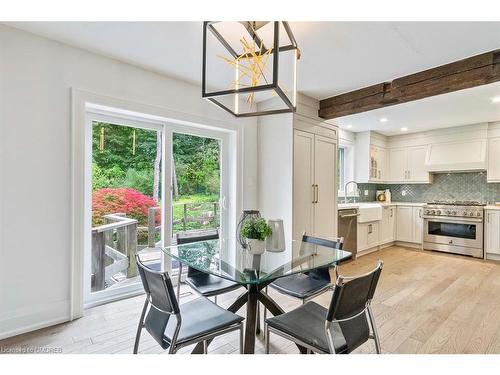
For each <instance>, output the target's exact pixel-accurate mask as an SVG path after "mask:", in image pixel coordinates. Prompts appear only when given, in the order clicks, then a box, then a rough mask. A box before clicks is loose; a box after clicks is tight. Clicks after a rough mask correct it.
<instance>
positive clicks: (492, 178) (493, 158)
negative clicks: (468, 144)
mask: <svg viewBox="0 0 500 375" xmlns="http://www.w3.org/2000/svg"><path fill="white" fill-rule="evenodd" d="M487 175H488V182H500V137H497V138H491V139H490V140H489V142H488V173H487Z"/></svg>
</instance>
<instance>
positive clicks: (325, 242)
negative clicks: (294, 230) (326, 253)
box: [302, 233, 344, 250]
mask: <svg viewBox="0 0 500 375" xmlns="http://www.w3.org/2000/svg"><path fill="white" fill-rule="evenodd" d="M302 242H307V243H312V244H315V245H320V246H325V247H331V248H332V249H337V250H342V247H343V246H344V238H343V237H339V238H335V239H327V238H320V237H314V236H310V235H308V234H306V233H304V234H303V235H302Z"/></svg>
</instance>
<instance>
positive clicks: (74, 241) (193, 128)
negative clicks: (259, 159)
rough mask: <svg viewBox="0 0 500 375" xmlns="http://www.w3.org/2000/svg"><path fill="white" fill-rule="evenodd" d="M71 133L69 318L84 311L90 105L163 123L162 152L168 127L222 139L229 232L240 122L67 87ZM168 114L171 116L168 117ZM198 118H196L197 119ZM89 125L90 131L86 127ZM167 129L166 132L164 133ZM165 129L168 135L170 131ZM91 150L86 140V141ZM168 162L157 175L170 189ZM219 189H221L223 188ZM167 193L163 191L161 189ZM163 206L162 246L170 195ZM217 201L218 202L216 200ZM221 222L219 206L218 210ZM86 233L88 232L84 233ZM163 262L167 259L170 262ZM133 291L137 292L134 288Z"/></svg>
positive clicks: (100, 111) (238, 180)
mask: <svg viewBox="0 0 500 375" xmlns="http://www.w3.org/2000/svg"><path fill="white" fill-rule="evenodd" d="M71 94H72V101H71V104H72V108H71V110H72V111H71V113H72V120H71V126H72V139H71V149H72V152H71V181H72V191H71V193H72V194H71V208H72V209H71V211H72V212H71V245H72V246H71V253H72V261H71V306H70V320H73V319H76V318H78V317H81V316H82V315H83V310H84V290H85V289H84V287H85V282H84V275H85V274H84V272H85V251H86V249H87V248H88V246H89V245H88V244H89V243H90V242H89V239H90V225H91V221H89V217H88V214H86V212H88V211H89V210H88V207H89V203H91V201H89V197H90V195H89V192H88V191H87V190H88V189H89V186H86V182H87V181H90V179H89V178H90V176H91V168H89V166H90V165H91V164H89V162H88V160H89V159H88V155H90V154H89V146H88V143H89V142H86V140H88V139H90V140H91V126H90V127H89V126H88V119H87V116H86V113H87V112H88V111H89V110H90V111H92V112H93V113H94V114H95V115H106V116H107V115H109V114H110V113H111V114H112V116H111V117H113V119H114V120H115V121H112V122H114V123H116V121H120V120H121V121H123V120H124V119H126V124H127V125H132V124H133V123H136V124H137V126H139V127H144V125H147V126H148V127H151V126H154V125H155V124H156V125H160V126H162V127H163V155H168V154H169V153H170V155H171V152H172V144H171V134H172V132H178V133H184V134H192V135H198V136H206V137H210V138H216V139H220V140H221V166H220V167H221V181H226V183H227V185H226V187H221V194H224V193H225V194H226V195H225V196H226V197H227V198H226V201H227V204H225V205H224V204H221V207H223V206H225V209H226V219H225V220H226V222H227V225H226V227H227V229H226V230H227V231H228V232H232V231H234V230H235V226H236V212H239V211H240V210H241V207H242V198H243V194H242V191H243V184H242V180H243V176H242V173H241V165H242V162H243V155H242V149H243V134H242V131H241V129H240V128H238V127H236V126H234V125H233V124H230V123H224V121H215V120H211V119H206V120H204V121H203V122H204V123H205V124H203V123H201V121H200V119H199V118H197V117H196V116H191V115H187V114H185V113H178V112H175V111H171V110H167V109H165V108H158V107H153V106H148V105H144V104H140V103H135V102H130V101H126V100H122V99H116V98H110V97H106V96H101V95H98V94H94V93H90V92H86V91H82V90H78V89H72V91H71ZM170 116H172V117H170ZM198 121H200V122H198ZM89 129H90V133H89ZM169 132H170V133H169ZM169 135H170V136H169ZM90 150H91V143H90ZM171 172H172V171H171V168H167V163H166V162H165V159H164V162H163V163H162V175H163V179H164V181H168V183H163V184H162V186H163V188H167V187H168V188H169V189H170V191H171V181H172V173H171ZM222 189H224V193H223V191H222ZM162 196H164V197H165V196H166V192H165V191H163V192H162ZM163 201H164V202H165V203H164V205H165V206H163V207H162V208H163V209H162V227H163V233H162V240H163V244H164V246H168V245H169V244H170V234H171V233H172V228H171V226H170V225H165V223H169V222H170V220H166V217H165V215H166V214H167V213H169V214H170V213H171V210H172V206H171V200H170V199H164V200H163ZM221 203H222V202H221ZM221 224H222V212H221ZM86 236H87V238H86ZM166 263H168V266H170V265H171V263H170V262H166ZM166 265H167V264H166ZM136 293H140V291H137V292H136Z"/></svg>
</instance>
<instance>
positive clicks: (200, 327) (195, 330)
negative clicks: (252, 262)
mask: <svg viewBox="0 0 500 375" xmlns="http://www.w3.org/2000/svg"><path fill="white" fill-rule="evenodd" d="M180 309H181V318H182V323H181V329H180V331H179V335H178V336H177V343H178V344H181V343H183V342H186V341H189V340H192V339H194V338H196V337H200V336H204V335H207V334H209V333H211V332H215V331H218V330H220V329H223V328H226V327H229V326H232V325H234V324H237V323H240V322H241V321H243V318H242V317H241V316H239V315H236V314H233V313H232V312H230V311H227V310H226V309H223V308H222V307H220V306H218V305H216V304H215V303H213V302H212V301H210V300H208V299H206V298H204V297H201V298H197V299H195V300H193V301H190V302H187V303H185V304H182V305H181V306H180ZM176 325H177V321H176V318H175V316H172V317H171V318H170V319H169V321H168V324H167V328H166V329H165V336H164V338H163V340H164V343H163V345H162V346H163V347H164V348H166V347H168V346H170V342H171V340H172V336H173V335H174V332H175V327H176Z"/></svg>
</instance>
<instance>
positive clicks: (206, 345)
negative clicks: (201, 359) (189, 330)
mask: <svg viewBox="0 0 500 375" xmlns="http://www.w3.org/2000/svg"><path fill="white" fill-rule="evenodd" d="M203 354H208V342H207V340H205V341H203Z"/></svg>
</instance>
